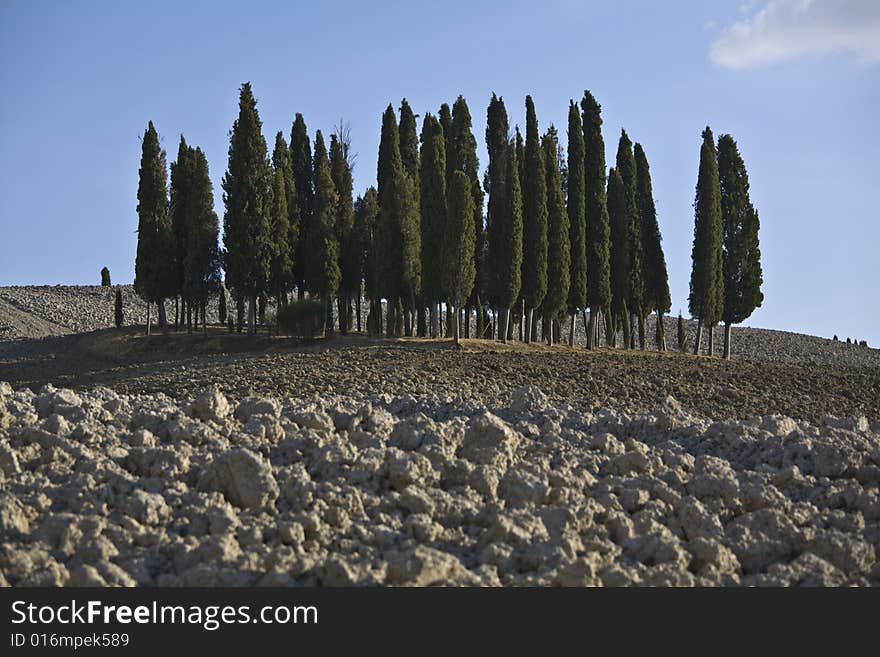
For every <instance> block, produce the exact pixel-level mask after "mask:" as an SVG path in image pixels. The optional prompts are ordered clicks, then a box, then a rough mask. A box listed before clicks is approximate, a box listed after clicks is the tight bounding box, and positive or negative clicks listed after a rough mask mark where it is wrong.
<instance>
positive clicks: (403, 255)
mask: <svg viewBox="0 0 880 657" xmlns="http://www.w3.org/2000/svg"><path fill="white" fill-rule="evenodd" d="M376 178H377V181H378V184H379V189H378V194H379V220H378V224H379V225H378V228H377V232H378V240H377V241H378V272H377V273H378V278H379V281H378V282H379V294H380V295H381V296H384V297H385V298H387V299H388V300H389V301H392V300H395V299H398V298H400V297H401V296H407V297H409V296H411V295H414V294H415V293H416V292H417V291H418V288H419V279H420V273H421V262H420V260H419V256H420V255H421V254H420V234H419V221H418V219H419V217H418V207H417V204H416V202H415V199H414V198H413V187H412V181H410V179H409V176H408V175H407V173H406V170H405V169H404V168H403V162H402V160H401V158H400V140H399V134H398V129H397V121H396V118H395V116H394V108H392V107H391V105H389V106H388V108H387V109H386V110H385V114H384V115H383V117H382V136H381V139H380V142H379V163H378V168H377V176H376Z"/></svg>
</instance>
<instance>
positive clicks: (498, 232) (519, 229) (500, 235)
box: [489, 143, 523, 310]
mask: <svg viewBox="0 0 880 657" xmlns="http://www.w3.org/2000/svg"><path fill="white" fill-rule="evenodd" d="M505 168H506V171H505V175H504V179H503V180H504V189H503V192H502V196H501V198H502V200H503V205H501V207H500V208H499V209H498V212H497V213H496V214H495V215H494V217H493V219H492V223H491V224H490V225H489V230H490V233H489V253H490V258H489V262H490V263H491V266H492V271H493V272H494V278H493V280H494V290H493V295H494V298H495V302H496V303H497V304H498V308H501V309H504V310H507V309H510V308H511V307H512V306H513V304H514V303H515V302H516V300H517V298H518V297H519V294H520V289H521V284H522V257H523V217H522V192H521V191H520V187H519V175H518V174H517V171H518V170H519V165H518V163H517V159H516V146H515V145H514V144H513V143H510V144H508V146H507V155H506V157H505ZM492 190H493V191H492V193H493V194H494V193H495V192H496V191H498V190H497V187H495V184H494V183H493V187H492Z"/></svg>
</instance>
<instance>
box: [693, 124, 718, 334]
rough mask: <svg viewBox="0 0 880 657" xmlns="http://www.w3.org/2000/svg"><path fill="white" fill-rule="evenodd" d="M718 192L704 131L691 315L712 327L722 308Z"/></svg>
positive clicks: (711, 140)
mask: <svg viewBox="0 0 880 657" xmlns="http://www.w3.org/2000/svg"><path fill="white" fill-rule="evenodd" d="M722 232H723V231H722V219H721V192H720V183H719V178H718V160H717V158H716V155H715V142H714V138H713V136H712V131H711V130H710V129H709V128H708V127H707V128H706V129H705V130H704V131H703V144H702V145H701V147H700V173H699V176H698V177H697V192H696V198H695V200H694V246H693V250H692V252H691V258H692V260H693V267H692V269H691V283H690V296H689V297H688V307H689V308H690V312H691V315H693V316H694V317H697V318H699V319H701V320H702V321H703V323H704V325H706V326H712V325H714V324H716V323H718V320H719V319H721V313H722V311H723V309H724V308H723V306H724V290H723V285H724V282H723V271H722Z"/></svg>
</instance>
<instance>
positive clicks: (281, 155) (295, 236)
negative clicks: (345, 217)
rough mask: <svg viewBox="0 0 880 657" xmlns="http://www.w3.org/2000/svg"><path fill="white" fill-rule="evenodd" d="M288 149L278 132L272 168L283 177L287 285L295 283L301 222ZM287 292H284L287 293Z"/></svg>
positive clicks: (282, 136)
mask: <svg viewBox="0 0 880 657" xmlns="http://www.w3.org/2000/svg"><path fill="white" fill-rule="evenodd" d="M290 153H291V151H290V148H289V147H288V146H287V142H286V141H284V135H283V134H282V133H281V131H280V130H279V131H278V133H277V134H276V135H275V149H274V150H273V151H272V168H273V169H274V170H275V171H280V172H281V173H282V175H283V176H284V191H285V194H286V196H285V201H286V204H287V248H288V249H289V252H290V255H289V259H290V268H291V270H290V280H289V285H293V284H294V283H296V280H297V279H296V273H297V268H296V254H297V246H298V244H299V225H300V221H301V217H300V211H299V200H298V198H297V193H296V178H295V177H294V175H293V163H292V162H291V159H290ZM287 291H289V290H285V292H287Z"/></svg>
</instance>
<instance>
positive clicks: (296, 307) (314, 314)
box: [275, 189, 325, 338]
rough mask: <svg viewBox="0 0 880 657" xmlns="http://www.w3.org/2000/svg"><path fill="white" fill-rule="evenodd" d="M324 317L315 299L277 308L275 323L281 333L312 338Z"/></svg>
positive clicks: (320, 306) (318, 331)
mask: <svg viewBox="0 0 880 657" xmlns="http://www.w3.org/2000/svg"><path fill="white" fill-rule="evenodd" d="M316 191H317V189H316ZM316 200H317V199H316ZM324 315H325V306H324V303H322V302H321V301H317V300H315V299H303V300H302V301H292V302H291V303H288V304H287V305H286V306H282V307H281V308H279V309H278V314H277V315H276V319H275V321H276V322H277V324H278V330H279V332H281V333H284V334H286V335H295V336H298V337H302V338H313V337H316V336H318V335H320V334H321V330H322V328H323V326H324Z"/></svg>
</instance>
